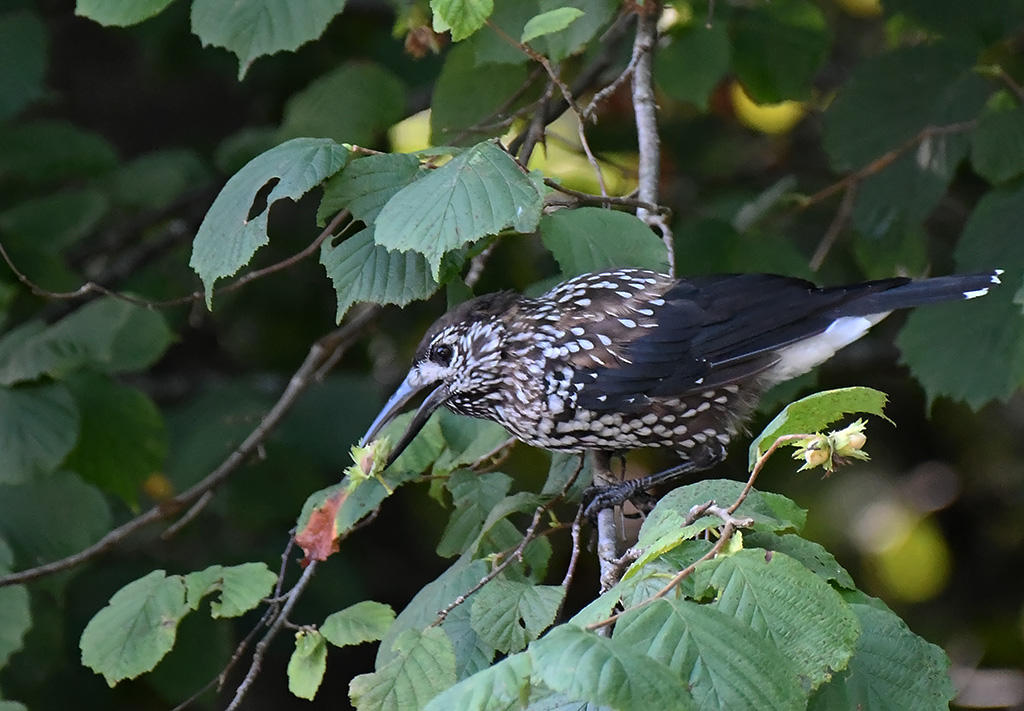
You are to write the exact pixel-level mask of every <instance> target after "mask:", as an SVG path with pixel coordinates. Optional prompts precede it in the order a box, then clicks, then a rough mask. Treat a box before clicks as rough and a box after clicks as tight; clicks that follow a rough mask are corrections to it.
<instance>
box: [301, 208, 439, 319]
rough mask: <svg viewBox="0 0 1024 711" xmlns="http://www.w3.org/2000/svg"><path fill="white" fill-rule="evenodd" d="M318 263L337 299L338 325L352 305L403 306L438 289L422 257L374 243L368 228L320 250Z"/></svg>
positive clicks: (425, 260) (418, 254)
mask: <svg viewBox="0 0 1024 711" xmlns="http://www.w3.org/2000/svg"><path fill="white" fill-rule="evenodd" d="M320 263H321V264H323V265H324V269H325V270H326V272H327V276H329V277H330V278H331V283H332V284H334V290H335V292H336V294H337V297H338V310H337V312H336V314H335V318H336V319H337V321H338V323H341V319H342V318H343V317H344V316H345V314H346V313H347V312H348V310H349V309H350V308H351V307H352V305H353V304H355V303H358V302H363V301H366V302H370V303H375V304H396V305H398V306H405V305H406V304H409V303H412V302H413V301H419V300H421V299H427V298H429V297H430V296H432V295H433V294H434V293H435V292H436V291H437V290H438V288H439V286H438V283H437V281H436V280H435V279H434V277H433V276H431V274H430V265H429V264H428V263H427V259H426V257H424V256H423V255H422V254H420V253H419V252H413V251H411V250H410V251H407V252H396V251H392V250H390V249H387V248H386V247H382V246H380V245H379V244H377V242H376V241H375V240H374V228H373V227H369V228H367V229H364V230H361V231H359V232H358V233H356V234H354V235H352V236H351V237H349V238H348V239H346V240H345V241H344V242H342V243H341V244H339V245H337V246H334V245H333V244H331V242H330V240H328V241H325V242H324V244H323V246H322V247H321V248H320Z"/></svg>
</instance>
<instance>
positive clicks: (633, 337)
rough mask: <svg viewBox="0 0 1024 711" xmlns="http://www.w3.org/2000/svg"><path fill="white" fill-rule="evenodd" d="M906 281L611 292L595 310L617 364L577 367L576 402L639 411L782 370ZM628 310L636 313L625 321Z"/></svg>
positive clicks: (746, 280)
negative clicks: (794, 352) (859, 303)
mask: <svg viewBox="0 0 1024 711" xmlns="http://www.w3.org/2000/svg"><path fill="white" fill-rule="evenodd" d="M905 281H906V280H900V279H894V280H885V281H880V282H870V283H867V284H862V285H856V286H851V287H840V288H834V289H820V288H818V287H816V286H814V285H813V284H811V283H810V282H806V281H803V280H801V279H794V278H790V277H782V276H775V275H769V274H737V275H725V276H712V277H697V278H693V279H684V280H680V281H678V282H668V283H665V282H661V281H659V283H658V284H657V285H656V286H658V287H660V290H659V291H649V290H643V289H636V290H631V289H628V288H627V289H626V290H627V291H634V292H635V293H632V294H631V295H630V296H629V298H623V297H622V294H619V293H615V296H616V297H618V298H612V296H611V295H612V294H613V293H614V292H616V291H620V290H614V289H606V290H605V294H607V296H605V295H604V294H601V295H598V296H591V302H592V303H591V304H590V306H589V308H588V310H589V312H590V313H591V314H593V313H595V312H596V311H601V312H603V313H605V314H606V316H605V318H604V320H603V321H601V322H600V323H599V324H594V325H593V326H592V329H593V332H595V333H596V332H601V333H602V335H603V336H604V337H605V338H607V339H609V340H610V342H611V345H610V346H608V347H607V349H608V351H609V352H612V353H617V354H618V357H617V358H616V360H615V362H614V363H611V364H608V365H606V366H605V367H602V366H600V365H597V364H595V363H585V362H584V361H583V359H582V358H578V359H577V360H576V361H575V363H574V364H575V365H576V367H577V368H578V371H577V373H576V375H575V376H574V383H576V384H578V386H579V387H578V390H579V395H578V400H577V402H578V404H579V405H581V406H583V407H587V408H589V409H594V410H604V409H621V410H625V411H629V410H633V409H637V410H639V409H643V408H644V407H646V406H647V405H648V404H649V403H650V401H651V399H652V398H668V397H685V396H686V395H688V394H691V393H700V392H707V391H710V390H714V389H715V388H718V387H721V386H723V385H727V384H730V383H735V382H738V381H743V380H744V379H747V378H752V377H755V376H757V375H758V374H760V373H762V372H764V371H766V370H768V369H769V368H771V367H772V366H774V365H775V364H776V363H777V361H778V360H779V355H778V353H779V350H780V349H782V348H785V347H786V346H789V345H792V344H795V343H798V342H800V341H803V340H805V339H809V338H811V337H813V336H815V335H817V334H820V333H823V332H824V331H825V330H826V329H828V328H829V326H830V325H831V324H832V323H833V322H834V321H835V320H836V319H837V318H841V317H842V316H843V315H845V313H844V310H843V307H844V304H849V303H852V302H854V301H856V300H857V299H860V298H861V297H863V296H865V295H867V294H870V293H872V292H877V291H882V290H886V289H891V288H893V287H895V286H898V285H900V284H902V283H905ZM594 291H595V292H597V291H598V290H594ZM595 306H600V307H601V308H598V309H595V308H594V307H595ZM624 309H625V310H628V311H629V312H630V313H628V314H627V315H622V312H623V310H624ZM868 325H870V324H868ZM866 327H867V326H865V327H864V328H865V329H866ZM861 332H863V331H861ZM858 335H859V334H858ZM851 340H852V339H851ZM821 360H823V358H821Z"/></svg>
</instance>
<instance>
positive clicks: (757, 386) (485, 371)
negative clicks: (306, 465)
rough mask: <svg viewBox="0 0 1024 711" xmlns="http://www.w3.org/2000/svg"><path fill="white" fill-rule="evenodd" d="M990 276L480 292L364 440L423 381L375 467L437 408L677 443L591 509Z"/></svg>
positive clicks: (558, 437)
mask: <svg viewBox="0 0 1024 711" xmlns="http://www.w3.org/2000/svg"><path fill="white" fill-rule="evenodd" d="M1001 273H1002V270H993V271H990V272H986V273H979V274H965V275H952V276H941V277H933V278H927V279H920V280H911V279H908V278H904V277H895V278H889V279H880V280H873V281H866V282H860V283H854V284H848V285H844V286H835V287H819V286H816V285H815V284H813V283H811V282H809V281H805V280H803V279H798V278H794V277H788V276H781V275H777V274H758V273H744V274H721V275H710V276H691V277H685V278H673V277H672V276H669V275H666V274H662V273H659V272H655V271H651V270H647V269H640V268H620V269H608V270H604V271H598V272H592V273H586V274H581V275H579V276H575V277H573V278H571V279H569V280H567V281H565V282H563V283H561V284H559V285H557V286H555V287H554V288H552V289H550V290H549V291H547V292H546V293H544V294H542V295H541V296H538V297H534V298H531V297H527V296H523V295H521V294H518V293H515V292H512V291H500V292H495V293H489V294H484V295H482V296H478V297H475V298H473V299H470V300H468V301H466V302H464V303H462V304H460V305H457V306H455V307H454V308H452V309H451V310H450V311H448V312H447V313H446V314H444V315H443V316H441V317H440V318H438V319H437V321H435V322H434V324H433V325H431V326H430V327H429V328H428V329H427V331H426V333H425V334H424V336H423V338H422V340H421V341H420V343H419V346H418V347H417V349H416V352H415V355H414V357H413V363H412V366H411V368H410V369H409V371H408V374H407V375H406V376H405V378H404V380H403V381H402V383H401V384H400V385H399V387H398V388H397V390H396V391H395V392H394V394H393V395H392V396H391V397H390V398H389V399H388V401H387V403H386V404H385V405H384V407H383V409H382V410H381V411H380V413H379V414H378V416H377V417H376V418H375V419H374V421H373V423H372V424H371V425H370V428H369V430H368V431H367V433H366V435H365V436H364V437H363V439H362V442H363V443H368V442H370V441H372V440H373V439H375V438H376V437H377V435H378V434H379V433H380V432H381V430H382V429H383V428H384V427H385V426H386V425H387V424H388V423H389V422H390V421H391V420H392V419H394V418H395V417H396V416H397V414H399V413H400V412H401V411H402V410H403V409H405V408H406V406H407V405H408V404H409V403H410V402H411V401H412V400H413V399H414V398H415V397H416V396H417V395H418V394H419V393H421V392H423V391H425V390H429V391H430V392H429V394H427V395H426V397H425V398H424V400H423V401H422V403H421V404H420V406H419V407H418V409H417V410H416V412H415V414H414V415H413V417H412V419H411V421H410V422H409V424H408V426H407V427H406V429H405V431H404V433H403V434H402V436H401V437H400V438H399V440H398V441H397V442H396V444H395V446H394V447H393V448H392V450H391V452H390V455H389V456H388V458H387V461H386V463H385V465H384V466H385V467H386V466H389V465H390V464H391V463H392V462H394V460H395V459H396V458H397V457H398V455H399V454H401V452H402V451H403V450H404V449H405V448H406V447H407V446H408V445H409V443H410V442H411V441H412V439H413V438H414V437H415V436H416V434H417V433H418V432H419V430H420V429H421V428H422V427H423V425H424V424H425V423H426V421H427V419H428V418H429V417H430V415H431V413H433V412H434V411H435V410H436V409H438V408H439V407H441V406H444V407H447V408H448V409H449V410H451V411H453V412H455V413H458V414H461V415H468V416H469V417H476V418H482V419H485V420H493V421H495V422H498V423H499V424H501V425H503V426H504V427H505V429H506V430H508V432H509V433H510V434H511V435H512V436H514V437H515V438H517V439H519V440H521V441H523V442H525V443H527V444H529V445H532V446H536V447H540V448H543V449H546V450H552V451H557V452H569V453H585V452H595V453H599V454H601V455H602V456H613V455H619V454H623V453H625V452H628V451H630V450H634V449H640V448H651V447H653V448H667V449H672V450H674V451H675V453H676V454H677V455H678V457H679V460H680V461H679V464H677V465H676V466H674V467H672V468H670V469H668V470H666V471H664V472H659V473H657V474H652V475H648V476H645V477H640V478H638V479H633V480H629V481H625V482H620V483H618V484H613V485H610V486H609V487H606V488H605V490H603V491H594V492H591V494H590V495H589V499H590V501H589V503H587V513H588V515H590V516H592V515H593V514H595V513H596V511H598V510H600V509H602V508H610V507H612V506H617V505H619V504H621V503H623V502H625V501H626V500H628V499H631V498H633V497H634V496H639V495H641V494H642V493H643V492H646V490H647V489H650V488H651V487H654V486H656V485H659V484H666V483H672V482H675V481H677V480H679V479H681V478H683V477H690V476H692V475H694V474H695V473H699V472H702V471H705V470H707V469H710V468H712V467H713V466H714V465H716V464H717V463H718V462H720V461H722V459H724V458H725V455H726V448H727V447H728V445H729V443H730V441H731V440H732V439H733V438H734V437H736V436H737V434H738V433H740V432H742V431H743V425H744V422H745V421H746V420H747V419H748V418H749V417H750V416H751V414H752V413H753V411H754V409H755V408H756V406H757V403H758V399H759V397H760V396H761V395H762V394H763V393H764V392H765V391H766V390H767V389H768V388H770V387H772V386H774V385H777V384H779V383H781V382H784V381H787V380H790V379H792V378H795V377H797V376H798V375H802V374H803V373H806V372H808V371H810V370H811V369H813V368H814V367H816V366H818V365H820V364H821V363H823V362H825V361H826V360H828V359H829V358H830V357H831V356H832V355H833V354H834V353H836V351H838V350H839V349H841V348H843V347H844V346H847V345H849V344H850V343H852V342H854V341H856V340H857V339H859V338H860V337H861V336H863V335H864V334H865V333H867V331H868V330H869V329H870V328H871V327H872V326H874V325H875V324H877V323H878V322H879V321H881V320H882V319H883V318H885V317H886V316H888V315H889V314H890V313H891V312H892V311H895V310H898V309H907V308H912V307H916V306H922V305H925V304H932V303H939V302H944V301H953V300H963V299H975V298H978V297H981V296H984V295H985V294H987V293H988V291H989V289H990V288H991V287H992V286H993V285H997V284H999V283H1000V282H999V275H1000V274H1001ZM586 498H588V497H587V495H585V499H586Z"/></svg>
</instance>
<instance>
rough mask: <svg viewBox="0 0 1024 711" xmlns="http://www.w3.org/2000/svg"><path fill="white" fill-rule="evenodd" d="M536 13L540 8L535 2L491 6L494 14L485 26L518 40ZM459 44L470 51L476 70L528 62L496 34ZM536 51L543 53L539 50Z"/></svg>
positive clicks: (524, 0) (481, 34) (484, 34)
mask: <svg viewBox="0 0 1024 711" xmlns="http://www.w3.org/2000/svg"><path fill="white" fill-rule="evenodd" d="M538 13H540V5H539V4H538V2H537V0H515V2H507V1H502V2H498V3H497V4H496V5H495V7H494V12H493V13H492V14H491V16H490V17H489V18H488V24H489V25H491V26H493V27H495V28H497V29H498V30H501V32H503V33H505V35H506V36H508V37H518V36H519V35H521V34H522V33H523V28H524V27H525V26H526V23H527V22H529V20H530V19H531V18H533V17H534V16H536V15H537V14H538ZM463 44H464V45H469V46H471V47H472V48H473V57H474V58H475V60H476V64H477V65H478V66H482V65H489V64H506V65H508V64H526V63H527V62H529V61H530V57H529V55H527V54H526V52H524V51H523V50H522V49H520V48H519V47H517V46H516V45H515V43H513V42H509V41H507V40H506V39H505V37H503V36H501V35H500V34H498V32H477V33H476V34H474V35H473V36H472V37H470V38H469V39H468V40H466V42H464V43H463ZM537 49H538V51H541V52H543V49H541V48H540V47H538V48H537ZM507 68H508V67H505V68H504V69H507Z"/></svg>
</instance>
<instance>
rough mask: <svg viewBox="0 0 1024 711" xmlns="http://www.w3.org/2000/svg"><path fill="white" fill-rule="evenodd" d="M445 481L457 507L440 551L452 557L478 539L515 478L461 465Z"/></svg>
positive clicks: (444, 535) (442, 554)
mask: <svg viewBox="0 0 1024 711" xmlns="http://www.w3.org/2000/svg"><path fill="white" fill-rule="evenodd" d="M445 485H446V486H447V487H448V490H449V491H450V492H451V493H452V501H453V503H454V504H455V510H454V511H453V512H452V515H451V517H450V518H449V519H448V525H447V526H446V527H445V530H444V534H442V536H441V540H440V541H439V542H438V544H437V554H438V555H439V556H441V557H443V558H451V557H452V556H456V555H459V554H461V553H463V552H464V551H465V550H466V549H467V548H469V546H470V545H472V543H473V542H474V541H475V540H476V538H477V536H478V535H479V534H480V531H481V528H482V526H483V522H484V519H485V518H486V517H487V514H488V513H489V512H490V511H491V509H493V508H494V507H495V506H497V504H498V502H499V501H501V500H502V499H503V498H504V497H505V495H506V494H507V493H508V490H509V488H510V487H511V486H512V478H511V477H510V476H508V475H507V474H502V473H501V472H487V473H485V474H478V473H476V472H473V471H469V470H467V469H459V470H456V471H455V472H452V475H451V476H450V477H448V481H447V482H446V483H445Z"/></svg>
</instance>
